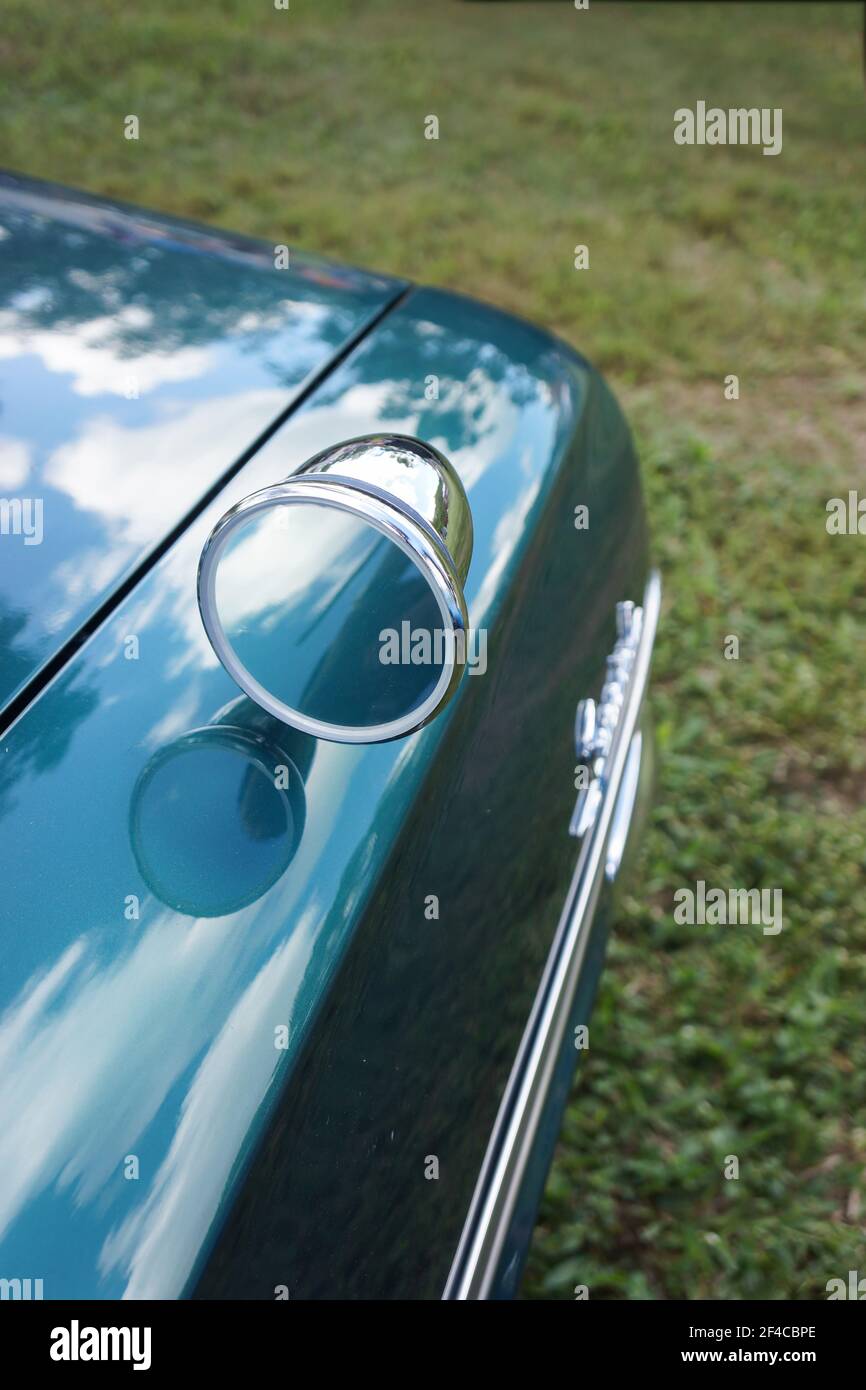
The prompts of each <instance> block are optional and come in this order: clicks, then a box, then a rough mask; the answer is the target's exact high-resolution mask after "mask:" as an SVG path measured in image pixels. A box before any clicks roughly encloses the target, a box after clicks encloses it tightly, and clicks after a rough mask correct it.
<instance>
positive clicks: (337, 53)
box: [0, 0, 866, 1299]
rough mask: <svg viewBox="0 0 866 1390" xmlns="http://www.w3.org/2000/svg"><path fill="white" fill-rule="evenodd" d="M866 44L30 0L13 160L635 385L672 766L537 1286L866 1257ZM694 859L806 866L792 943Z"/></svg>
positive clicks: (774, 1273) (530, 1283)
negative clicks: (453, 300) (768, 118)
mask: <svg viewBox="0 0 866 1390" xmlns="http://www.w3.org/2000/svg"><path fill="white" fill-rule="evenodd" d="M861 27H862V8H861V7H860V6H858V5H853V4H840V5H838V6H836V5H805V4H801V5H795V4H792V5H784V4H782V5H777V4H773V5H770V4H767V5H760V4H744V5H724V4H704V5H697V4H693V5H689V6H686V5H665V4H659V5H651V4H641V5H627V4H623V5H619V4H616V5H614V4H604V3H600V0H590V9H589V10H588V11H586V12H577V11H575V10H574V8H573V6H572V5H570V4H567V3H562V4H552V3H549V4H485V3H476V4H465V3H457V2H456V0H442V3H438V4H419V3H414V4H409V3H384V2H383V3H364V2H363V0H351V3H349V0H346V3H337V0H316V2H315V3H313V0H291V8H290V9H289V10H288V11H277V10H274V9H273V6H272V5H271V4H270V3H269V0H260V3H255V0H210V3H209V4H207V5H202V4H200V3H194V2H193V0H149V3H147V4H132V3H129V0H76V3H75V4H74V5H67V6H56V5H50V6H48V5H34V4H33V0H4V6H3V26H2V35H0V80H2V89H3V92H4V98H5V99H4V103H3V107H4V137H5V139H4V151H3V156H2V160H3V163H4V164H6V165H7V166H8V167H10V168H13V169H20V170H23V171H26V172H29V173H32V174H36V175H41V176H43V177H46V178H52V179H58V180H61V181H63V182H66V183H70V184H73V185H79V186H81V187H84V188H88V189H91V190H93V191H96V192H100V193H106V194H110V195H114V196H117V197H121V198H127V199H131V200H133V201H135V202H139V203H143V204H145V205H150V206H153V207H155V208H161V209H165V210H169V211H173V212H177V213H180V214H184V215H188V216H193V217H197V218H201V219H203V220H206V221H210V222H214V223H218V224H222V225H225V226H228V227H231V228H234V229H237V230H240V231H247V232H250V233H253V234H257V235H261V236H263V237H266V238H267V239H268V240H269V241H271V242H273V243H280V242H289V243H292V244H294V245H297V246H298V247H301V248H307V249H310V250H315V251H319V252H323V253H327V254H330V255H332V256H335V257H337V258H340V259H343V260H347V261H350V262H354V263H356V264H360V265H367V266H372V267H376V268H380V269H385V270H390V271H394V272H396V273H399V274H403V275H406V276H408V277H410V278H412V279H414V280H419V281H422V282H427V283H434V284H439V285H445V286H448V287H451V288H455V289H458V290H463V291H466V292H468V293H470V294H474V295H477V296H479V297H481V298H485V299H489V300H492V301H493V302H495V303H497V304H499V305H501V306H503V307H505V308H509V309H512V310H515V311H517V312H518V313H521V314H524V315H526V316H527V317H529V318H531V319H533V320H536V321H538V322H541V323H544V324H546V325H548V326H549V327H551V328H552V329H554V330H556V331H557V332H558V333H560V334H562V335H563V336H564V337H566V338H568V339H569V340H571V341H572V342H573V343H575V345H576V346H578V347H579V348H580V349H581V350H582V351H583V352H585V353H586V354H587V356H589V357H590V358H592V359H593V360H594V361H595V362H596V363H597V364H598V365H599V366H600V367H601V368H602V369H603V370H605V371H606V372H607V373H608V374H609V376H610V378H611V381H612V384H613V385H614V387H615V389H616V390H617V391H618V392H619V394H620V396H621V398H622V399H623V401H624V403H625V405H626V408H627V411H628V414H629V417H630V419H631V421H632V424H633V426H634V429H635V432H636V435H637V439H638V444H639V448H640V451H641V454H642V457H643V460H644V464H645V476H646V487H647V493H648V499H649V506H650V511H651V519H652V524H653V529H654V536H655V544H656V549H657V555H658V560H659V563H660V566H661V569H662V572H663V576H664V580H665V607H664V612H663V618H662V624H661V630H660V636H659V641H658V655H657V661H656V665H655V711H656V717H657V720H658V727H659V736H660V745H661V749H660V751H661V754H662V756H661V759H660V781H659V788H658V796H657V801H656V805H655V811H654V816H653V821H652V827H651V832H650V834H649V837H648V840H647V843H646V846H645V850H644V853H643V858H642V863H641V865H640V867H639V871H638V875H637V877H636V879H635V883H636V884H639V888H636V890H635V893H634V896H633V897H631V898H628V899H627V900H626V901H625V902H624V904H623V909H622V913H621V918H620V921H619V923H618V925H617V928H616V931H615V933H614V939H613V943H612V948H611V953H610V958H609V964H608V969H607V972H606V975H605V979H604V983H603V987H602V992H601V997H600V999H599V1003H598V1007H597V1012H596V1015H595V1017H594V1021H593V1026H592V1047H591V1049H590V1051H589V1053H588V1055H587V1060H586V1062H585V1064H584V1065H583V1066H582V1068H581V1070H580V1072H579V1075H578V1077H577V1079H576V1082H575V1087H574V1094H573V1097H572V1101H571V1105H570V1108H569V1112H568V1116H567V1119H566V1123H565V1128H564V1132H563V1135H562V1141H561V1143H560V1147H559V1151H558V1155H557V1158H556V1162H555V1165H554V1168H553V1171H552V1173H551V1177H550V1181H549V1184H548V1189H547V1193H546V1197H545V1201H544V1205H543V1209H542V1213H541V1218H540V1222H539V1226H538V1229H537V1232H536V1238H535V1243H534V1247H533V1251H532V1255H531V1258H530V1263H529V1267H528V1270H527V1275H526V1278H525V1281H524V1293H525V1296H527V1297H532V1298H571V1297H572V1296H573V1294H572V1289H573V1286H574V1285H575V1284H577V1283H582V1284H588V1285H589V1288H590V1296H591V1297H593V1298H605V1297H614V1298H616V1297H625V1298H644V1297H659V1298H725V1299H732V1298H747V1297H757V1298H783V1297H789V1298H790V1297H795V1298H820V1297H825V1296H826V1294H825V1285H826V1282H827V1280H828V1279H830V1278H835V1277H843V1278H844V1277H846V1275H847V1271H848V1270H849V1269H859V1271H860V1273H861V1274H866V1243H864V1234H866V1190H864V1189H866V1023H864V1018H866V883H864V861H866V807H864V799H866V798H864V791H866V733H864V724H866V721H864V714H866V694H864V674H866V658H864V643H863V631H864V617H866V536H830V535H828V534H827V532H826V529H825V519H826V514H825V504H826V502H827V500H828V499H829V498H831V497H836V496H846V495H847V491H848V489H849V488H859V489H860V490H861V492H862V494H863V495H866V451H864V445H866V375H864V346H863V344H864V330H866V322H864V320H866V289H864V287H866V277H864V264H866V255H864V230H863V228H864V216H863V213H864V177H863V175H864V91H863V75H862V67H861V45H862V38H861ZM699 99H703V100H705V101H706V102H707V104H708V105H710V106H712V105H717V106H721V107H729V106H747V107H748V106H761V107H781V108H782V110H783V113H784V125H783V132H784V145H783V150H782V152H781V154H779V155H778V157H776V158H767V157H764V156H763V155H762V154H761V151H760V149H759V148H754V147H704V148H701V147H680V146H677V145H675V144H674V141H673V112H674V110H675V109H676V108H677V107H680V106H691V107H694V105H695V103H696V101H697V100H699ZM130 113H134V114H137V115H138V116H139V119H140V122H141V139H140V140H139V141H138V142H132V141H126V140H125V139H124V138H123V118H124V116H125V115H127V114H130ZM428 114H435V115H437V116H438V118H439V122H440V138H439V140H438V141H428V140H425V139H424V138H423V129H424V118H425V116H426V115H428ZM577 243H585V244H587V245H588V246H589V248H590V268H589V269H588V270H586V271H575V269H574V268H573V257H574V247H575V245H576V244H577ZM729 373H735V374H736V375H737V376H738V377H739V382H740V399H739V400H736V401H728V400H726V399H725V397H724V391H723V383H724V378H725V376H726V375H728V374H729ZM728 634H734V635H736V636H737V637H738V638H739V643H740V654H739V660H736V661H728V660H725V659H724V657H723V645H724V639H725V637H726V635H728ZM698 878H703V879H704V880H706V882H707V883H708V884H711V885H716V886H721V887H725V888H727V887H739V888H751V887H767V888H781V889H782V891H783V894H784V928H783V930H782V932H781V933H780V934H779V935H777V936H765V935H763V934H762V933H761V930H760V928H759V927H747V926H739V927H731V926H728V927H688V926H677V925H675V923H674V921H673V895H674V892H675V890H676V889H677V888H678V887H681V886H686V885H689V884H692V885H693V884H694V882H695V880H696V879H698ZM727 1155H736V1156H737V1157H738V1159H739V1178H738V1179H737V1180H736V1181H733V1180H732V1181H728V1180H726V1179H725V1177H724V1176H723V1170H724V1167H725V1160H726V1156H727Z"/></svg>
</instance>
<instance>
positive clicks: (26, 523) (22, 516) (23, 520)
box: [0, 497, 44, 545]
mask: <svg viewBox="0 0 866 1390" xmlns="http://www.w3.org/2000/svg"><path fill="white" fill-rule="evenodd" d="M43 535H44V528H43V524H42V498H41V497H0V536H23V538H24V544H25V545H41V544H42V537H43Z"/></svg>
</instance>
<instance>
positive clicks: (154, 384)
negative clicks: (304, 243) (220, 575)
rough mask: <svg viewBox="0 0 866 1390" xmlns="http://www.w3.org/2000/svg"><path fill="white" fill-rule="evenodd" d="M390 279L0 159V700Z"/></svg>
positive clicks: (270, 418) (213, 486)
mask: <svg viewBox="0 0 866 1390" xmlns="http://www.w3.org/2000/svg"><path fill="white" fill-rule="evenodd" d="M286 259H288V265H287V266H284V265H283V262H285V260H286ZM277 263H279V268H278V266H277ZM403 288H404V286H403V285H402V283H401V282H399V281H397V280H394V279H391V278H388V277H385V276H376V275H371V274H366V273H363V272H360V271H356V270H352V269H346V268H344V267H337V266H333V265H330V264H329V263H327V262H325V261H319V260H316V259H315V258H312V257H308V256H299V255H296V254H295V253H294V252H292V253H291V254H290V255H289V254H288V253H287V250H286V248H280V247H279V243H277V244H276V245H274V246H270V245H267V244H264V243H259V242H254V241H250V240H248V239H246V238H241V237H237V236H232V235H229V234H223V233H218V232H215V231H213V230H212V229H205V228H201V227H196V226H194V225H193V224H190V223H186V222H181V221H179V220H177V219H173V218H169V217H161V216H155V215H153V214H152V213H145V212H142V211H139V210H137V209H133V208H129V207H120V206H118V205H116V204H113V203H110V202H106V201H103V200H99V199H96V198H91V197H88V196H86V195H82V194H78V193H71V192H68V191H66V190H63V189H58V188H56V187H54V186H53V185H49V184H44V183H37V182H34V181H32V180H27V179H23V178H20V177H18V176H15V175H10V174H2V173H0V715H2V711H3V710H4V708H5V709H6V712H7V715H8V714H9V713H10V710H9V708H8V707H9V705H10V703H12V704H14V703H15V702H16V701H17V702H18V703H24V702H26V699H27V698H28V696H29V694H31V693H32V691H33V687H34V683H35V684H36V685H37V686H38V683H39V680H40V673H44V672H45V671H46V668H48V667H50V664H51V663H52V662H59V661H60V660H61V659H62V658H63V656H64V655H68V654H69V653H70V651H71V650H73V649H74V647H75V646H76V645H78V644H79V643H80V642H81V640H83V638H84V637H85V636H87V635H88V634H89V632H90V631H91V630H92V629H93V628H94V627H95V626H96V624H97V623H98V621H99V620H100V617H101V616H102V610H103V607H104V605H105V604H106V603H107V602H109V601H112V598H114V600H116V598H117V591H118V589H120V588H121V587H123V586H124V585H131V584H132V583H134V582H135V580H136V579H137V578H138V577H139V576H140V573H141V572H142V569H143V567H144V566H146V564H147V563H148V562H149V561H150V560H152V559H153V558H154V556H155V555H156V554H158V553H160V552H161V550H162V549H164V548H165V547H166V546H167V545H168V544H169V543H170V541H171V540H172V538H173V537H174V536H176V535H177V534H178V532H179V531H180V529H182V528H183V526H184V525H185V524H186V523H187V521H188V520H189V518H190V516H191V514H192V513H193V512H194V511H196V510H197V509H198V508H199V507H200V506H201V505H202V504H203V503H204V501H205V500H207V499H208V498H209V496H211V495H212V494H213V493H215V491H216V490H217V489H218V488H219V487H220V486H221V485H222V484H223V483H224V482H225V481H226V480H227V478H229V477H230V476H231V474H232V473H233V471H234V470H235V469H236V468H238V467H239V466H240V465H241V464H242V463H243V462H244V461H245V460H246V459H247V458H248V457H249V456H250V455H251V454H252V453H253V452H254V450H255V449H256V448H257V447H258V445H259V444H260V443H261V442H263V440H264V439H265V438H267V437H268V436H269V434H270V433H271V432H272V430H273V429H274V428H276V425H277V424H278V423H279V422H280V421H281V420H282V418H283V417H284V416H285V414H286V413H287V411H288V410H289V409H290V408H291V407H292V405H293V404H295V403H297V401H298V399H299V397H301V396H303V394H304V393H305V391H306V390H308V389H309V388H310V386H311V384H313V383H314V382H316V381H317V380H319V379H320V378H321V376H322V375H324V374H325V373H326V372H327V371H328V370H329V369H330V367H331V366H332V365H333V364H334V362H335V361H336V360H337V359H339V358H340V356H341V355H342V354H343V353H344V352H345V351H346V349H347V347H348V346H350V345H351V344H353V343H354V342H355V341H357V339H358V338H359V337H360V336H361V335H362V334H363V333H364V331H365V330H366V329H367V328H368V327H369V326H370V324H371V323H373V322H374V321H376V320H377V319H378V317H379V316H380V315H381V314H382V313H383V312H385V311H386V309H387V307H388V306H389V305H390V304H391V303H392V302H393V301H394V300H395V299H396V298H397V297H398V296H399V295H400V293H401V292H402V290H403Z"/></svg>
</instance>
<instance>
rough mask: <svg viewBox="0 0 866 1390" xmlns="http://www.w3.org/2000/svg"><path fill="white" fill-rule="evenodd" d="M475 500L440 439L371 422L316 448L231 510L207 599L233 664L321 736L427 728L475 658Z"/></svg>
mask: <svg viewBox="0 0 866 1390" xmlns="http://www.w3.org/2000/svg"><path fill="white" fill-rule="evenodd" d="M471 557H472V516H471V512H470V509H469V502H468V499H467V497H466V493H465V491H464V489H463V485H462V483H461V482H460V479H459V477H458V476H457V473H456V472H455V471H454V468H453V467H452V465H451V464H450V463H449V461H448V460H447V459H446V458H445V457H444V455H442V454H441V453H439V451H438V450H437V449H434V448H433V447H432V446H431V445H429V444H425V443H423V442H422V441H421V440H419V439H413V438H410V437H409V436H406V435H367V436H364V437H363V438H360V439H352V440H348V441H347V442H346V443H343V444H339V445H336V446H335V447H334V448H331V449H326V450H324V451H323V452H322V453H320V454H317V455H316V456H315V457H314V458H312V459H310V460H308V462H307V463H304V464H302V465H301V467H300V468H298V469H296V470H295V472H294V473H292V474H291V475H290V476H289V477H288V478H286V479H285V480H284V481H283V482H280V483H276V484H274V485H273V486H272V487H266V488H262V489H261V490H260V491H258V492H254V493H251V494H250V496H249V497H245V498H244V499H243V500H242V501H241V502H238V503H237V505H236V506H234V507H232V508H231V509H230V510H229V511H227V512H226V513H225V515H224V516H223V517H221V518H220V520H219V521H218V522H217V524H216V526H215V527H214V529H213V531H212V532H211V534H210V536H209V537H208V540H207V541H206V543H205V545H204V548H203V550H202V554H201V560H200V562H199V570H198V602H199V609H200V612H201V617H202V622H203V623H204V627H205V631H206V632H207V635H208V638H209V640H210V642H211V645H212V646H213V649H214V651H215V652H216V654H217V656H218V657H219V659H220V661H221V662H222V664H223V666H224V667H225V669H226V670H227V671H228V673H229V674H230V675H231V676H232V678H233V679H234V680H235V681H236V683H237V684H238V685H239V686H240V688H241V689H242V690H243V691H244V692H245V693H246V694H247V695H249V696H250V698H251V699H252V700H255V702H256V703H257V704H258V705H260V706H261V707H262V709H264V710H267V712H268V713H269V714H271V715H273V716H275V717H276V718H277V719H280V720H282V721H283V722H284V723H286V724H290V725H292V726H293V727H294V728H297V729H300V730H302V731H303V732H304V733H307V734H312V735H313V736H315V737H316V738H324V739H329V740H331V741H333V742H337V743H379V742H384V741H386V740H388V739H393V738H401V737H403V736H405V735H406V734H410V733H413V732H414V731H415V730H416V729H420V728H421V727H422V726H423V725H424V724H427V723H429V721H430V720H431V719H433V718H434V717H435V715H436V714H438V713H439V711H440V710H441V709H442V708H443V706H444V705H445V704H446V703H447V702H448V700H450V698H451V696H452V695H453V694H454V692H455V690H456V689H457V686H458V685H459V683H460V680H461V678H462V676H463V673H464V668H465V661H466V636H467V628H468V617H467V611H466V601H465V599H464V596H463V584H464V581H465V579H466V575H467V572H468V570H469V562H470V560H471Z"/></svg>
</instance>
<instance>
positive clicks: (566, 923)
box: [442, 570, 661, 1299]
mask: <svg viewBox="0 0 866 1390" xmlns="http://www.w3.org/2000/svg"><path fill="white" fill-rule="evenodd" d="M660 605H661V580H660V578H659V575H658V572H657V571H655V570H654V571H653V572H652V573H651V575H650V577H649V580H648V581H647V586H646V590H645V592H644V600H643V610H644V617H643V630H642V632H641V638H640V645H639V647H638V650H637V654H636V656H635V662H634V667H633V674H632V680H631V683H630V687H629V691H628V696H627V699H626V704H625V705H624V707H623V711H622V716H621V718H620V720H619V722H618V725H617V729H616V735H615V738H614V741H613V744H612V746H611V749H610V754H609V760H608V769H609V776H608V780H607V787H606V789H605V796H604V799H603V801H602V804H601V806H600V807H599V811H598V815H597V816H596V818H595V821H594V822H593V824H592V825H591V826H590V827H589V829H588V830H587V833H586V835H585V837H584V839H583V842H582V844H581V847H580V853H579V855H578V859H577V865H576V868H575V871H574V875H573V877H572V880H571V885H570V887H569V890H568V895H567V897H566V900H565V906H564V908H563V910H562V914H561V916H560V919H559V924H558V926H557V929H556V935H555V936H554V939H553V945H552V947H551V950H550V954H549V956H548V958H547V963H546V965H545V968H544V974H543V975H542V978H541V984H540V985H539V988H538V993H537V994H536V997H535V1002H534V1004H533V1006H532V1012H531V1013H530V1016H529V1020H528V1022H527V1025H526V1028H525V1030H524V1034H523V1038H522V1039H521V1043H520V1047H519V1048H518V1052H517V1057H516V1059H515V1062H514V1066H513V1067H512V1069H511V1075H510V1077H509V1079H508V1084H507V1085H506V1087H505V1093H504V1095H503V1097H502V1101H501V1104H500V1106H499V1112H498V1114H497V1117H496V1123H495V1124H494V1127H493V1132H492V1134H491V1138H490V1142H489V1144H488V1146H487V1153H486V1155H485V1158H484V1163H483V1164H482V1167H481V1172H480V1174H479V1177H478V1181H477V1183H476V1186H475V1192H474V1194H473V1197H472V1202H471V1203H470V1207H469V1213H468V1215H467V1218H466V1223H465V1225H464V1227H463V1233H462V1235H461V1238H460V1243H459V1245H458V1247H457V1253H456V1255H455V1257H454V1262H453V1264H452V1266H451V1272H450V1274H449V1276H448V1282H447V1284H446V1286H445V1292H444V1293H443V1295H442V1297H443V1298H445V1299H484V1298H487V1297H488V1296H489V1293H490V1290H491V1287H492V1284H493V1280H494V1278H495V1275H496V1270H497V1266H498V1263H499V1259H500V1255H501V1252H502V1248H503V1245H504V1242H505V1238H506V1236H507V1233H508V1228H509V1223H510V1221H511V1218H512V1215H513V1212H514V1208H515V1205H516V1202H517V1198H518V1195H519V1191H520V1184H521V1182H522V1179H523V1176H524V1174H525V1172H526V1168H527V1164H528V1162H529V1158H530V1155H531V1152H532V1146H533V1143H534V1141H535V1136H536V1134H537V1131H538V1127H539V1124H540V1122H541V1117H542V1113H543V1109H544V1103H545V1100H546V1098H547V1093H548V1090H549V1088H550V1083H551V1080H552V1077H553V1072H554V1069H555V1066H556V1062H557V1059H558V1058H559V1056H560V1051H561V1048H562V1045H563V1040H564V1036H565V1030H566V1027H567V1025H568V1021H569V1015H570V1011H571V1005H572V1001H573V999H574V993H575V990H576V987H577V981H578V978H579V975H580V968H581V965H582V964H583V957H584V953H585V950H586V943H587V939H588V936H589V926H590V924H591V922H592V917H593V913H594V911H595V907H596V903H597V901H598V896H599V893H600V891H601V887H602V884H603V882H604V875H605V866H606V861H607V845H608V838H609V835H610V829H611V824H612V821H613V817H614V811H615V808H616V804H617V800H618V797H619V791H620V787H621V785H622V782H623V775H624V772H625V768H626V764H627V761H628V755H629V750H630V749H631V743H632V738H633V737H634V734H635V731H636V729H637V727H638V721H639V719H640V712H641V706H642V704H643V698H644V694H645V691H646V687H647V681H648V677H649V669H650V661H651V658H652V649H653V641H654V639H655V632H656V627H657V624H658V616H659V608H660Z"/></svg>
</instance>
